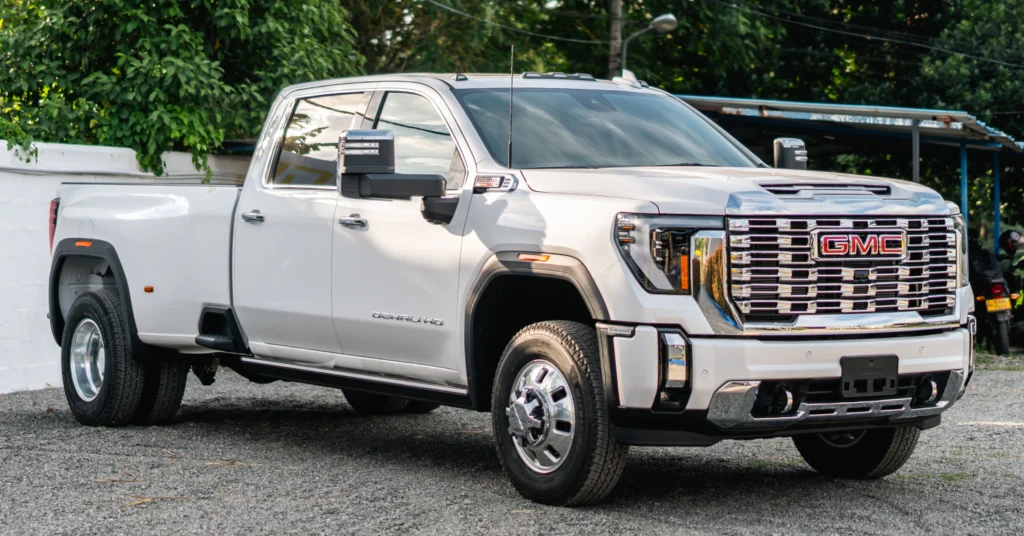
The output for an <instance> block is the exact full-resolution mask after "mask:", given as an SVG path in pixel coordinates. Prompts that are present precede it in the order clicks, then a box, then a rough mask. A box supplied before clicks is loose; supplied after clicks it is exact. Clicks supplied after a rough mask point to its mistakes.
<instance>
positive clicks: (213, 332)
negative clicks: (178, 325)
mask: <svg viewBox="0 0 1024 536" xmlns="http://www.w3.org/2000/svg"><path fill="white" fill-rule="evenodd" d="M196 344H198V345H199V346H202V347H204V348H210V349H212V350H218V351H221V352H227V353H229V354H248V353H249V348H248V346H247V345H246V344H245V340H244V338H243V337H242V330H240V329H239V328H238V322H237V321H236V320H235V313H234V311H232V310H231V308H230V307H214V306H208V307H204V308H203V311H202V312H201V313H199V335H197V336H196Z"/></svg>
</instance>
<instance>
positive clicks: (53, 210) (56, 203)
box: [50, 197, 60, 253]
mask: <svg viewBox="0 0 1024 536" xmlns="http://www.w3.org/2000/svg"><path fill="white" fill-rule="evenodd" d="M58 207H60V198H59V197H58V198H57V199H54V200H53V201H50V253H53V233H55V232H57V208H58Z"/></svg>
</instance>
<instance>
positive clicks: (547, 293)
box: [469, 274, 595, 410]
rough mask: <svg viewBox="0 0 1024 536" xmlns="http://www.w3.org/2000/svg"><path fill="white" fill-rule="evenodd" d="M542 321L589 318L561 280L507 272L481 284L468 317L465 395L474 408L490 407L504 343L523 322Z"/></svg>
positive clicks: (571, 288) (591, 319)
mask: <svg viewBox="0 0 1024 536" xmlns="http://www.w3.org/2000/svg"><path fill="white" fill-rule="evenodd" d="M545 320H571V321H574V322H580V323H583V324H587V325H590V326H593V325H594V323H595V320H594V317H593V315H591V313H590V309H589V308H588V307H587V302H586V300H584V299H583V296H582V295H581V294H580V291H579V290H578V289H577V288H576V286H575V285H574V284H573V283H572V282H570V281H568V280H566V279H560V278H554V277H543V276H536V275H516V274H507V275H501V276H498V277H497V278H495V279H493V280H491V282H490V283H489V284H488V285H487V288H486V289H485V290H484V292H483V293H482V294H481V296H480V298H479V300H477V302H476V305H475V307H474V308H473V315H472V318H471V319H470V322H471V324H470V329H471V330H472V331H471V334H472V337H471V339H470V340H471V347H470V351H471V352H472V353H471V354H470V356H471V360H470V363H469V365H470V367H471V370H472V372H471V375H472V377H473V378H475V380H474V381H472V382H471V388H472V389H473V393H471V396H472V398H473V400H474V401H475V403H476V406H477V409H480V410H489V409H490V400H491V389H492V388H493V386H494V374H495V372H496V371H497V368H498V361H499V360H500V359H501V355H502V352H504V350H505V346H506V345H508V342H509V341H510V340H512V337H513V336H514V335H515V334H516V333H518V332H519V330H521V329H523V328H524V327H526V326H528V325H530V324H534V323H536V322H542V321H545Z"/></svg>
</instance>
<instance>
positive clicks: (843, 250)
mask: <svg viewBox="0 0 1024 536" xmlns="http://www.w3.org/2000/svg"><path fill="white" fill-rule="evenodd" d="M821 253H822V254H823V255H847V254H849V253H850V237H848V236H823V237H821Z"/></svg>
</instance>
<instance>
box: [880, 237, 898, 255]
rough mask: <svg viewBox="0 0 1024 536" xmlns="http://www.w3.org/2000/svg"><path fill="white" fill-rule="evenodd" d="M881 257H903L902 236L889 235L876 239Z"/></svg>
mask: <svg viewBox="0 0 1024 536" xmlns="http://www.w3.org/2000/svg"><path fill="white" fill-rule="evenodd" d="M878 242H879V244H880V245H881V253H882V255H903V235H897V234H891V235H882V236H880V237H878Z"/></svg>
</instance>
